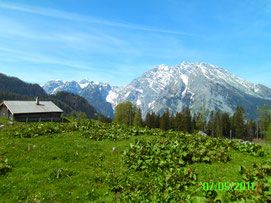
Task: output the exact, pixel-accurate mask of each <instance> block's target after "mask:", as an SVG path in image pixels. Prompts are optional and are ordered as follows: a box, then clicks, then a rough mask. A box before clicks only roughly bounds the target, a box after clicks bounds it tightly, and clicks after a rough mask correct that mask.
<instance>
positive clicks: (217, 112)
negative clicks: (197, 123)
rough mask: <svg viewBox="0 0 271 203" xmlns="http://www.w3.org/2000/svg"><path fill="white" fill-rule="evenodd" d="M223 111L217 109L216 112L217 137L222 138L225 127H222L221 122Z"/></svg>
mask: <svg viewBox="0 0 271 203" xmlns="http://www.w3.org/2000/svg"><path fill="white" fill-rule="evenodd" d="M220 115H221V113H220V110H217V111H216V113H215V123H214V125H215V137H219V138H222V137H223V134H222V133H223V129H222V122H221V116H220Z"/></svg>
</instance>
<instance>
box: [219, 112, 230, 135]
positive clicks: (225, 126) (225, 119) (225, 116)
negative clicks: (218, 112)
mask: <svg viewBox="0 0 271 203" xmlns="http://www.w3.org/2000/svg"><path fill="white" fill-rule="evenodd" d="M221 119H222V134H223V137H225V138H230V131H231V120H230V115H229V113H227V112H224V113H222V118H221Z"/></svg>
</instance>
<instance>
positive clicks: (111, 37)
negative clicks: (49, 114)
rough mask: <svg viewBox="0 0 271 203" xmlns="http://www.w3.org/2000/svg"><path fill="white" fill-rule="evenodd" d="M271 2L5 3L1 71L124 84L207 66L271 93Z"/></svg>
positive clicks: (30, 78)
mask: <svg viewBox="0 0 271 203" xmlns="http://www.w3.org/2000/svg"><path fill="white" fill-rule="evenodd" d="M270 23H271V1H269V0H258V1H252V0H240V1H236V0H219V1H217V0H205V1H203V0H191V1H181V0H148V1H146V0H134V1H127V0H125V1H124V0H113V1H112V0H97V1H96V0H18V1H16V0H14V1H13V0H0V72H1V73H4V74H7V75H11V76H16V77H19V78H20V79H22V80H24V81H27V82H32V83H39V84H43V83H45V82H47V81H48V80H51V79H63V80H68V81H70V80H75V81H80V80H81V79H84V78H88V79H90V80H93V81H101V82H108V83H110V84H111V85H122V86H125V85H127V84H128V83H129V82H131V81H132V80H133V79H135V78H136V77H139V76H140V75H141V74H143V73H144V72H145V71H148V70H149V69H151V68H152V67H154V66H156V65H160V64H166V65H175V64H180V63H181V62H183V61H187V62H205V63H210V64H213V65H216V66H220V67H223V68H225V69H227V70H228V71H229V72H231V73H233V74H235V75H237V76H239V77H241V78H244V79H246V80H248V81H251V82H253V83H261V84H264V85H266V86H268V87H271V70H270V68H271V46H270V45H271V25H270Z"/></svg>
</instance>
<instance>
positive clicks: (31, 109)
mask: <svg viewBox="0 0 271 203" xmlns="http://www.w3.org/2000/svg"><path fill="white" fill-rule="evenodd" d="M3 104H4V105H5V106H6V107H7V108H8V109H9V110H10V111H11V113H12V114H23V113H52V112H58V113H63V110H62V109H60V108H59V107H58V106H56V105H55V104H54V103H53V102H51V101H39V104H38V105H37V104H36V102H35V101H3V102H2V103H1V104H0V106H2V105H3Z"/></svg>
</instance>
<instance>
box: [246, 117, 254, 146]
mask: <svg viewBox="0 0 271 203" xmlns="http://www.w3.org/2000/svg"><path fill="white" fill-rule="evenodd" d="M255 134H256V123H255V121H253V120H252V119H249V120H248V121H247V123H246V140H250V141H252V140H253V138H254V137H255Z"/></svg>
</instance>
